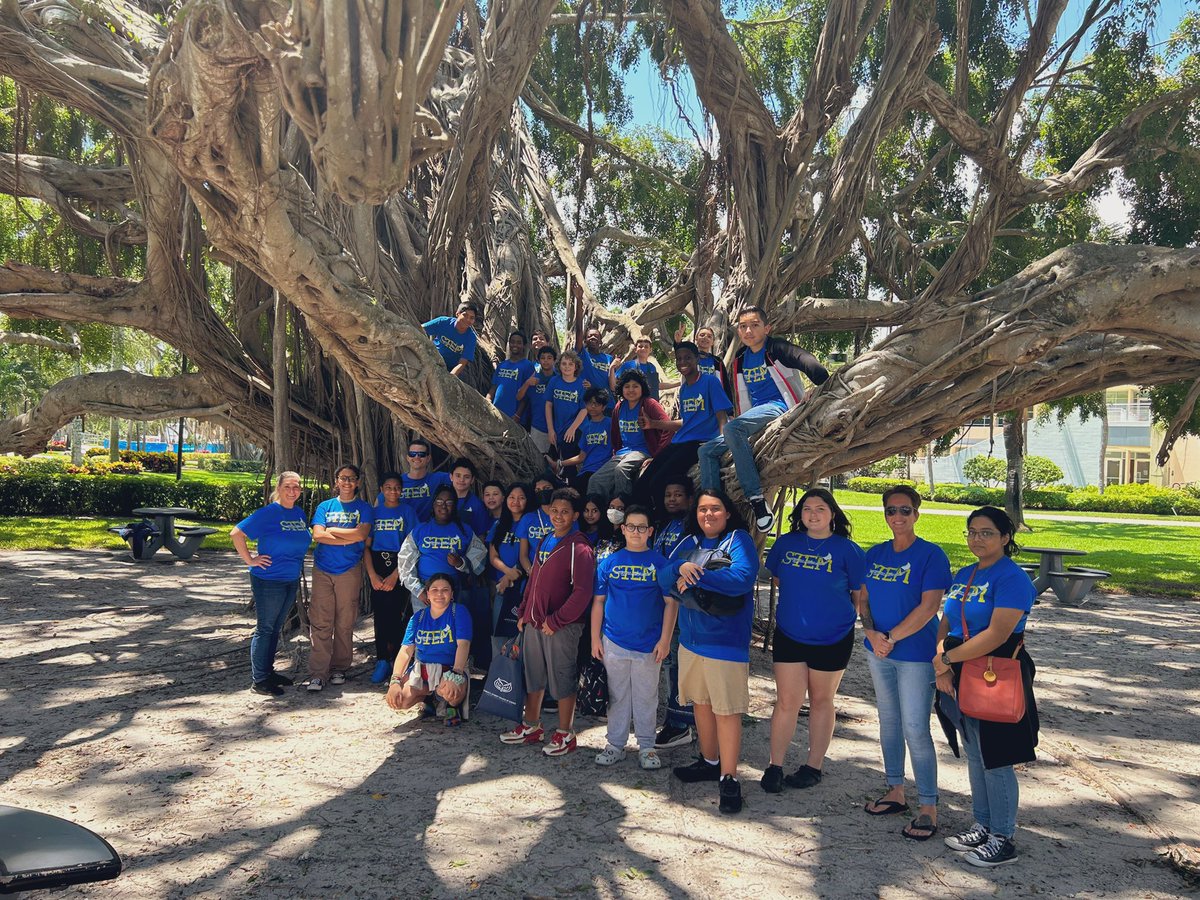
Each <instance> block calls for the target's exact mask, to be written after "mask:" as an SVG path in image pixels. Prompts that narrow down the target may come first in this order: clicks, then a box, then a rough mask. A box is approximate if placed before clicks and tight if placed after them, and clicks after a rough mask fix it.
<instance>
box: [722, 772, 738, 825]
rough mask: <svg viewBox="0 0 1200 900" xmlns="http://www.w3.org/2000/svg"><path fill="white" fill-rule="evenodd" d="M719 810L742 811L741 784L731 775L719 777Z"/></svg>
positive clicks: (730, 812)
mask: <svg viewBox="0 0 1200 900" xmlns="http://www.w3.org/2000/svg"><path fill="white" fill-rule="evenodd" d="M720 794H721V803H720V810H721V812H723V813H729V814H730V815H732V814H733V813H740V812H741V811H742V786H741V784H740V783H739V782H738V780H737V779H736V778H734V777H733V776H732V775H726V776H725V777H724V778H722V779H721V787H720Z"/></svg>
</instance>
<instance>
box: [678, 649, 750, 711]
mask: <svg viewBox="0 0 1200 900" xmlns="http://www.w3.org/2000/svg"><path fill="white" fill-rule="evenodd" d="M679 702H680V704H681V705H686V704H688V703H702V704H704V705H705V706H711V707H712V711H713V713H714V714H715V715H718V716H740V715H744V714H745V713H747V712H749V711H750V663H748V662H731V661H730V660H727V659H709V658H708V657H707V656H698V655H697V654H695V653H693V652H692V651H691V650H689V649H688V648H687V647H683V646H681V647H680V648H679Z"/></svg>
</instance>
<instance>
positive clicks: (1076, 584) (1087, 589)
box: [1050, 566, 1112, 605]
mask: <svg viewBox="0 0 1200 900" xmlns="http://www.w3.org/2000/svg"><path fill="white" fill-rule="evenodd" d="M1111 576H1112V573H1111V572H1105V571H1104V570H1103V569H1089V568H1087V567H1086V566H1067V571H1065V572H1051V573H1050V587H1051V588H1053V590H1054V593H1055V595H1056V596H1057V597H1058V599H1059V600H1062V601H1063V602H1064V603H1074V604H1076V605H1082V604H1084V603H1086V602H1087V597H1088V594H1089V593H1091V590H1092V588H1093V587H1095V586H1096V585H1097V584H1099V583H1100V582H1101V581H1103V580H1104V579H1105V578H1109V577H1111Z"/></svg>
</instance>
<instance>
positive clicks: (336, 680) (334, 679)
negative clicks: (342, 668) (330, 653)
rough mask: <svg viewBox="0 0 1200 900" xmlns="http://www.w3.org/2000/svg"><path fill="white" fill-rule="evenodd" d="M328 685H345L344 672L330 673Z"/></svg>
mask: <svg viewBox="0 0 1200 900" xmlns="http://www.w3.org/2000/svg"><path fill="white" fill-rule="evenodd" d="M329 683H330V684H345V683H346V673H345V672H334V673H332V674H331V675H330V676H329Z"/></svg>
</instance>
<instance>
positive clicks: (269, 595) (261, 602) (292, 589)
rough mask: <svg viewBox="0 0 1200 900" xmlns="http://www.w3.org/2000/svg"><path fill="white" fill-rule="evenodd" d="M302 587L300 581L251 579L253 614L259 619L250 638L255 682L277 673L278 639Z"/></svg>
mask: <svg viewBox="0 0 1200 900" xmlns="http://www.w3.org/2000/svg"><path fill="white" fill-rule="evenodd" d="M299 587H300V582H299V580H297V581H268V580H267V579H265V578H255V577H254V576H253V575H251V576H250V591H251V594H252V595H253V597H254V614H255V616H256V617H257V619H258V621H257V623H256V624H255V626H254V634H252V635H251V636H250V677H251V678H253V679H254V680H255V681H256V682H258V681H266V680H267V678H268V677H269V676H270V674H271V672H273V671H274V669H275V651H276V650H278V649H279V636H280V635H281V634H283V623H284V622H286V621H287V617H288V613H290V612H291V611H292V604H294V603H295V602H296V591H297V590H298V589H299Z"/></svg>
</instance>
